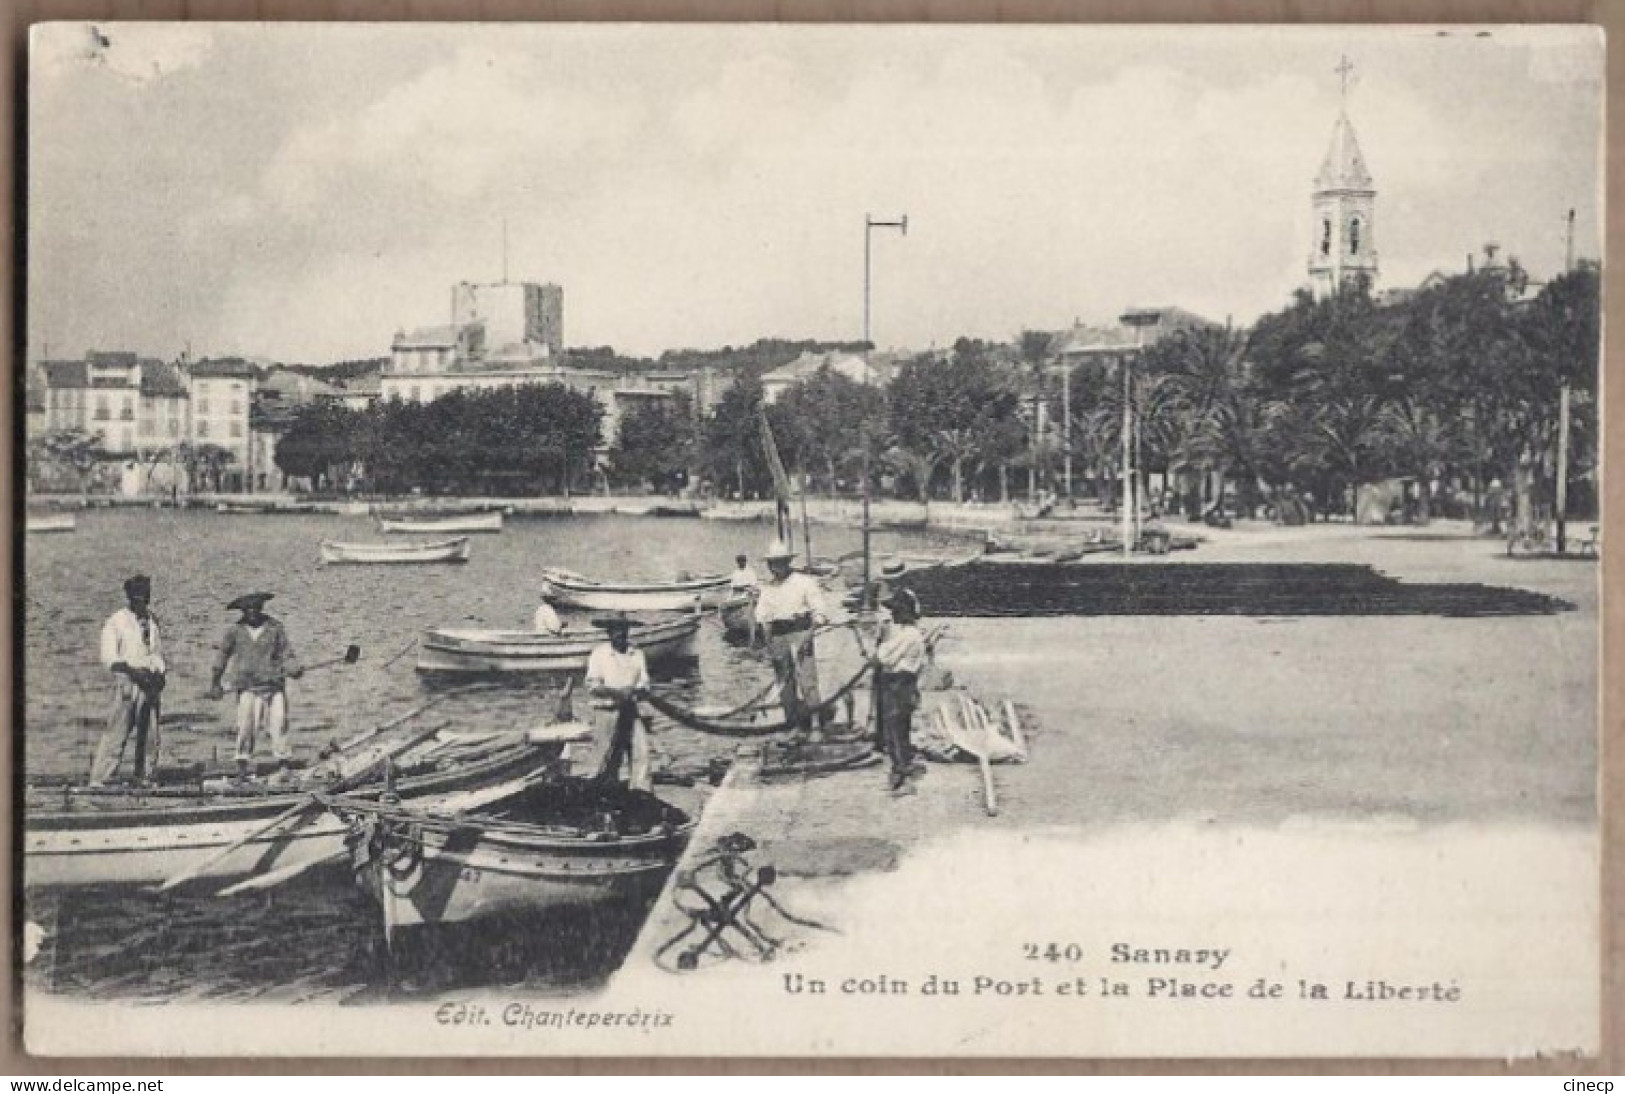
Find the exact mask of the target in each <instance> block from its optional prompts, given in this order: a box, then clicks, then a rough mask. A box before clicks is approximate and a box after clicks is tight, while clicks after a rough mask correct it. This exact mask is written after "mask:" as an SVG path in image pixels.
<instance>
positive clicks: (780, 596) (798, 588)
mask: <svg viewBox="0 0 1625 1094" xmlns="http://www.w3.org/2000/svg"><path fill="white" fill-rule="evenodd" d="M795 557H796V555H795V552H794V551H792V550H790V548H789V546H788V545H787V544H786V543H785V542H784V541H783V540H774V541H773V542H772V543H771V544H769V545H768V548H767V552H766V554H764V555H763V556H762V558H763V560H764V561H766V563H767V569H768V574H769V578H768V580H767V581H766V582H765V583H764V584H763V585H762V587H761V588H760V590H758V592H757V594H756V623H757V625H758V626H760V627H761V628H762V631H763V632H764V633H765V634H766V635H767V652H768V656H769V658H771V659H772V661H773V672H774V675H775V676H777V677H778V681H779V694H780V697H781V698H780V701H781V702H782V703H783V705H784V715H785V720H786V721H788V722H789V723H790V724H791V725H792V726H794V727H795V732H796V734H797V736H800V735H802V734H805V733H807V732H808V731H809V730H810V729H811V728H812V727H811V725H810V724H809V723H810V722H811V721H812V716H811V711H812V710H813V709H814V708H816V707H818V706H819V705H820V701H821V700H820V695H819V690H818V656H817V651H816V649H815V647H814V645H813V629H814V628H815V627H821V626H823V625H824V624H825V623H827V622H828V621H829V617H828V612H827V611H826V610H825V608H824V593H823V590H822V589H820V588H819V587H818V582H817V581H815V580H814V579H813V578H812V577H811V575H809V574H804V573H796V572H794V571H792V570H791V569H790V561H791V560H792V559H794V558H795ZM829 717H830V715H829V711H827V710H824V711H820V712H819V713H818V715H817V724H818V729H819V730H822V729H823V728H824V727H826V726H828V725H829Z"/></svg>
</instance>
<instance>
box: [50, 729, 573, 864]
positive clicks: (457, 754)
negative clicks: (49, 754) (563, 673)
mask: <svg viewBox="0 0 1625 1094" xmlns="http://www.w3.org/2000/svg"><path fill="white" fill-rule="evenodd" d="M560 752H561V747H560V746H559V745H556V744H548V745H543V746H538V745H535V744H532V743H530V742H529V741H528V740H514V739H513V738H511V737H510V738H509V743H506V744H502V745H496V746H487V747H483V748H470V747H468V746H466V745H464V744H462V743H459V742H455V741H452V742H441V741H438V740H425V741H423V742H421V744H419V745H418V746H416V747H414V748H413V749H412V750H411V751H410V752H407V753H403V754H401V755H400V756H399V757H398V763H399V765H400V769H401V771H402V772H403V773H404V774H403V775H402V777H401V778H400V779H399V780H398V781H396V782H394V784H393V787H392V788H391V793H392V794H393V795H395V796H397V797H398V798H399V799H400V800H401V801H403V802H410V803H412V804H413V805H416V806H422V807H424V808H434V809H471V808H475V807H478V806H482V805H488V804H491V803H494V802H498V801H501V800H503V799H505V798H508V797H511V796H513V795H514V794H516V793H518V792H520V791H521V790H523V789H524V788H525V787H527V786H528V785H530V783H531V781H533V780H534V779H535V778H537V777H539V776H540V775H542V774H545V773H546V772H548V771H549V770H551V769H552V768H553V765H555V764H556V763H557V762H558V759H559V755H560ZM437 754H438V755H437ZM331 785H335V783H334V782H333V781H323V780H311V781H310V782H309V783H308V784H307V785H304V786H299V787H294V788H290V789H288V790H286V791H269V790H267V789H266V788H265V786H264V784H257V785H256V786H255V787H251V788H244V789H240V790H234V791H233V790H223V789H217V790H214V791H210V790H207V789H205V788H204V787H201V786H200V787H197V788H195V790H194V791H188V790H185V789H181V790H168V791H165V790H164V789H162V788H160V790H157V791H150V790H149V791H143V790H140V789H127V790H125V789H120V788H110V789H107V790H99V791H92V790H89V789H87V788H82V787H62V788H60V789H51V790H30V793H29V799H30V800H29V803H28V805H29V807H28V809H27V810H26V812H25V815H24V835H23V855H24V867H23V882H24V884H25V886H27V887H28V888H30V889H44V888H57V887H75V886H120V885H157V884H160V883H162V882H164V881H166V880H167V879H171V878H174V877H176V876H178V875H182V874H185V873H187V872H189V871H196V874H195V876H194V877H193V880H210V881H215V882H219V881H224V880H231V879H235V878H240V877H245V876H247V875H249V874H254V873H260V872H264V871H281V870H284V869H294V868H298V867H300V866H303V865H308V864H313V863H315V862H319V861H321V860H323V859H326V858H331V857H333V856H335V855H338V854H341V853H342V851H343V840H344V832H345V827H344V825H343V824H342V823H341V822H340V821H339V820H338V819H337V818H335V817H333V816H331V815H330V814H328V813H326V812H325V811H323V810H321V809H319V808H311V809H309V810H306V811H304V812H302V813H301V812H298V807H299V806H300V805H301V804H311V805H314V802H313V800H312V797H311V795H312V793H313V792H314V791H317V790H320V789H322V788H323V787H324V786H331ZM339 785H342V784H339ZM384 789H385V787H384V780H383V779H375V780H374V782H373V783H372V785H371V786H370V787H363V788H361V789H355V790H352V791H351V793H353V794H355V795H357V796H358V797H362V798H367V797H377V796H379V795H381V794H383V792H384ZM160 795H162V796H160ZM289 814H292V815H291V816H289V817H288V821H287V823H283V824H275V823H273V822H275V821H276V820H277V818H278V817H282V816H285V815H289Z"/></svg>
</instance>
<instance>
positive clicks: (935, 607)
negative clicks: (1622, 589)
mask: <svg viewBox="0 0 1625 1094" xmlns="http://www.w3.org/2000/svg"><path fill="white" fill-rule="evenodd" d="M902 584H904V585H906V586H907V587H908V588H910V589H912V590H914V592H915V593H916V594H917V595H918V596H919V598H920V603H921V604H922V605H923V606H924V608H925V611H926V612H927V613H928V614H930V615H957V616H984V617H988V616H1041V615H1441V616H1495V615H1548V614H1551V613H1554V612H1562V611H1572V610H1574V605H1572V604H1570V603H1568V602H1567V601H1564V600H1560V599H1558V598H1557V597H1552V596H1546V595H1544V594H1541V593H1533V592H1528V591H1526V590H1523V589H1507V588H1499V587H1496V586H1492V585H1476V584H1461V585H1423V584H1407V583H1404V582H1400V581H1396V580H1394V579H1393V578H1391V577H1387V576H1385V575H1383V574H1380V573H1378V572H1377V571H1375V570H1373V569H1371V568H1370V567H1369V566H1358V565H1347V564H1333V565H1319V564H1302V565H1294V564H1285V565H1271V564H1251V563H1238V564H1229V563H1225V564H1218V563H1190V564H1183V563H1182V564H1178V565H1164V566H1158V565H1144V564H1132V563H1117V564H1113V563H1088V564H1085V565H1076V566H1074V565H1058V564H1057V565H1041V564H1021V565H1008V564H999V563H981V562H978V563H972V564H970V565H967V566H958V567H949V568H945V569H939V570H925V571H920V572H918V573H915V574H910V575H908V576H907V577H906V578H904V579H902Z"/></svg>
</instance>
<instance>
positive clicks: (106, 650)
mask: <svg viewBox="0 0 1625 1094" xmlns="http://www.w3.org/2000/svg"><path fill="white" fill-rule="evenodd" d="M124 599H125V602H126V604H127V605H128V606H127V607H124V608H120V609H119V610H118V611H116V612H114V613H113V614H112V616H110V617H109V618H108V620H107V622H106V623H105V624H104V625H103V626H102V643H101V645H102V648H101V660H102V664H103V666H105V667H106V668H107V669H108V670H109V671H110V672H112V674H113V708H112V710H111V711H110V712H109V713H108V716H107V728H106V729H105V730H103V731H102V739H101V741H100V742H98V744H97V746H96V757H95V759H94V760H93V761H92V762H91V766H90V785H91V786H104V785H106V783H107V780H108V779H110V778H112V777H113V775H114V774H116V773H117V771H118V766H119V763H120V762H121V761H122V760H123V759H124V749H125V746H127V745H128V744H129V742H130V735H131V734H132V733H133V734H134V735H135V777H136V781H137V782H148V781H151V778H152V774H153V772H155V771H156V770H157V769H158V746H159V740H158V707H159V699H160V697H161V696H162V695H163V691H164V683H165V676H164V674H165V672H166V669H165V666H164V652H163V644H162V642H161V641H160V640H159V637H158V620H157V618H156V617H155V616H154V615H153V614H152V609H151V602H152V579H151V578H149V577H147V576H146V575H145V574H137V575H135V576H134V577H131V578H129V579H128V580H127V581H125V582H124Z"/></svg>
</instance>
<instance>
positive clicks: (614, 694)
mask: <svg viewBox="0 0 1625 1094" xmlns="http://www.w3.org/2000/svg"><path fill="white" fill-rule="evenodd" d="M592 623H593V626H595V627H601V628H603V630H604V631H605V633H606V635H607V636H608V639H609V641H607V642H603V643H600V644H599V645H597V646H595V647H593V651H592V653H590V654H588V655H587V694H588V695H589V696H590V697H591V702H592V709H593V713H594V719H593V720H594V721H595V722H596V723H597V726H598V729H599V730H600V732H601V733H603V734H605V735H606V736H607V740H608V744H607V745H606V746H605V752H604V762H603V765H602V766H601V767H600V769H599V772H598V778H599V779H601V780H604V781H607V782H612V781H614V780H616V779H618V778H619V777H620V773H621V763H622V762H623V761H624V760H626V759H628V758H629V757H628V754H630V760H631V771H630V773H629V777H628V779H627V785H628V786H629V787H631V788H632V789H633V790H644V791H648V790H651V789H653V787H654V776H653V773H652V772H651V770H650V767H651V764H650V762H649V734H648V730H647V728H646V727H645V725H644V722H643V718H642V716H641V715H640V714H639V712H638V700H639V699H641V698H643V696H644V695H645V694H646V693H647V692H648V690H649V665H648V662H647V661H646V660H645V659H644V656H643V651H642V650H640V649H637V648H636V647H635V646H633V645H632V621H631V620H630V619H628V618H627V617H626V616H624V615H621V614H620V613H618V612H617V613H614V614H611V615H606V616H604V617H603V618H601V619H594V620H593V621H592Z"/></svg>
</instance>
